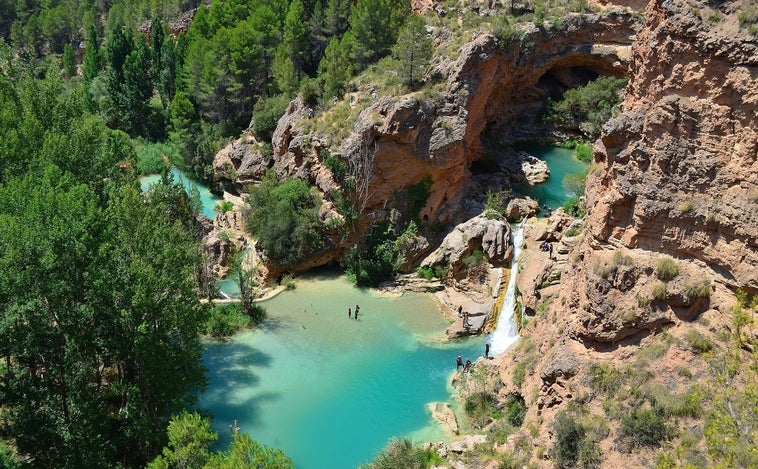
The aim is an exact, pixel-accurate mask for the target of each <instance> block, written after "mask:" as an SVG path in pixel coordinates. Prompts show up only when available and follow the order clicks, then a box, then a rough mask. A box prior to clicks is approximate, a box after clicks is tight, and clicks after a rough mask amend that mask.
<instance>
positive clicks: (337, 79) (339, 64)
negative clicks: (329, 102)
mask: <svg viewBox="0 0 758 469" xmlns="http://www.w3.org/2000/svg"><path fill="white" fill-rule="evenodd" d="M351 39H352V35H351V34H345V36H344V37H343V39H342V41H340V40H338V39H337V38H336V37H333V38H332V39H331V40H330V41H329V45H327V46H326V50H325V51H324V57H323V58H322V59H321V63H320V64H319V67H318V69H319V76H320V77H321V79H322V80H323V82H324V92H325V93H326V96H341V95H342V93H343V92H344V91H345V84H346V83H347V81H348V80H349V79H350V77H351V76H352V74H353V65H352V60H351V59H350V54H349V51H350V50H351V47H350V46H347V44H350V41H351Z"/></svg>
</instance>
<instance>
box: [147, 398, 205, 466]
mask: <svg viewBox="0 0 758 469" xmlns="http://www.w3.org/2000/svg"><path fill="white" fill-rule="evenodd" d="M217 439H218V434H217V433H216V432H214V431H213V430H212V429H211V422H210V420H208V419H206V418H203V417H201V416H200V414H198V413H197V412H193V413H189V412H187V411H186V410H185V411H183V412H182V413H181V414H179V415H175V416H173V417H172V418H171V420H170V421H169V423H168V445H166V446H165V447H164V448H163V452H162V453H161V455H160V456H158V457H157V458H155V459H154V460H153V461H151V462H150V464H148V465H147V468H148V469H162V468H166V469H167V468H173V467H176V468H185V469H202V468H203V467H205V465H206V463H207V462H208V460H209V459H210V457H211V450H210V448H211V445H212V444H213V443H214V442H215V441H216V440H217Z"/></svg>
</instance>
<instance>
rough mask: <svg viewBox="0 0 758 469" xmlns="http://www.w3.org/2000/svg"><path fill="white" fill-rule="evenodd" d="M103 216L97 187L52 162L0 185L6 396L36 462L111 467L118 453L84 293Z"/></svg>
mask: <svg viewBox="0 0 758 469" xmlns="http://www.w3.org/2000/svg"><path fill="white" fill-rule="evenodd" d="M100 215H101V214H100V212H99V210H98V207H97V198H96V196H95V194H94V193H93V192H92V191H90V190H89V189H88V188H87V187H86V186H84V185H82V184H76V183H75V182H74V181H72V179H71V178H70V177H67V176H66V175H64V174H63V173H62V172H61V171H60V170H59V169H57V168H55V167H52V166H51V167H48V169H47V170H46V171H45V174H44V176H43V177H42V178H39V177H33V176H28V177H26V178H24V179H20V180H13V181H11V182H10V183H8V184H7V185H5V186H4V187H2V188H0V218H1V219H2V223H0V246H1V249H2V257H0V309H2V311H3V315H2V319H1V320H0V337H2V339H0V357H1V358H2V362H3V363H4V366H3V367H2V368H0V383H1V385H0V395H1V396H2V400H3V404H4V409H5V411H6V412H7V416H8V417H9V420H8V421H9V433H10V434H11V435H13V436H14V437H15V440H16V446H17V447H18V449H19V451H20V452H21V453H23V454H29V455H31V456H32V458H33V459H32V462H31V466H32V467H105V466H106V465H107V461H109V460H111V458H112V456H113V447H112V444H111V442H110V441H109V435H108V433H109V420H108V419H106V418H104V415H103V409H98V408H97V403H98V401H99V399H98V397H99V396H98V394H99V393H100V387H99V385H102V382H100V383H98V382H97V370H98V366H99V363H98V346H97V341H98V340H99V339H101V337H98V336H97V335H96V334H92V332H93V329H94V327H95V324H94V323H95V310H94V308H93V307H92V305H91V304H88V301H87V298H88V297H89V296H90V295H89V292H88V288H87V284H88V271H90V268H91V265H92V263H93V261H94V258H95V254H96V252H97V248H96V238H97V236H98V233H99V232H100V230H101V227H102V221H101V217H100ZM92 380H95V383H93V382H92ZM93 384H94V385H93Z"/></svg>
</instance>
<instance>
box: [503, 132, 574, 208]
mask: <svg viewBox="0 0 758 469" xmlns="http://www.w3.org/2000/svg"><path fill="white" fill-rule="evenodd" d="M520 150H524V151H526V152H527V153H529V154H530V155H534V156H536V157H537V158H539V159H541V160H544V161H545V162H546V163H547V165H548V167H549V168H550V178H548V180H547V181H545V182H543V183H541V184H535V185H534V186H529V185H518V186H516V190H517V191H520V192H522V193H524V195H528V196H530V197H531V198H533V199H535V200H537V201H538V202H539V203H540V206H542V205H543V204H547V206H548V208H549V209H550V210H555V209H556V208H558V207H562V206H563V204H564V203H565V202H566V200H568V199H569V197H571V196H572V195H576V194H570V193H568V192H567V191H566V188H565V187H563V178H564V177H566V175H568V174H581V173H583V172H584V171H586V170H587V164H585V163H582V162H581V161H579V160H577V159H576V157H575V156H574V155H575V151H574V150H573V149H568V148H560V147H551V146H529V147H523V148H520Z"/></svg>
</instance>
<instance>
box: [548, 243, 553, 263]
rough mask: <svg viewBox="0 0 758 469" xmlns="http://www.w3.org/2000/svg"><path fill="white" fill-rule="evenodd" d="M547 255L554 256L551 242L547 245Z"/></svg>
mask: <svg viewBox="0 0 758 469" xmlns="http://www.w3.org/2000/svg"><path fill="white" fill-rule="evenodd" d="M547 256H548V258H550V259H552V258H553V243H550V244H549V245H548V247H547Z"/></svg>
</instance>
